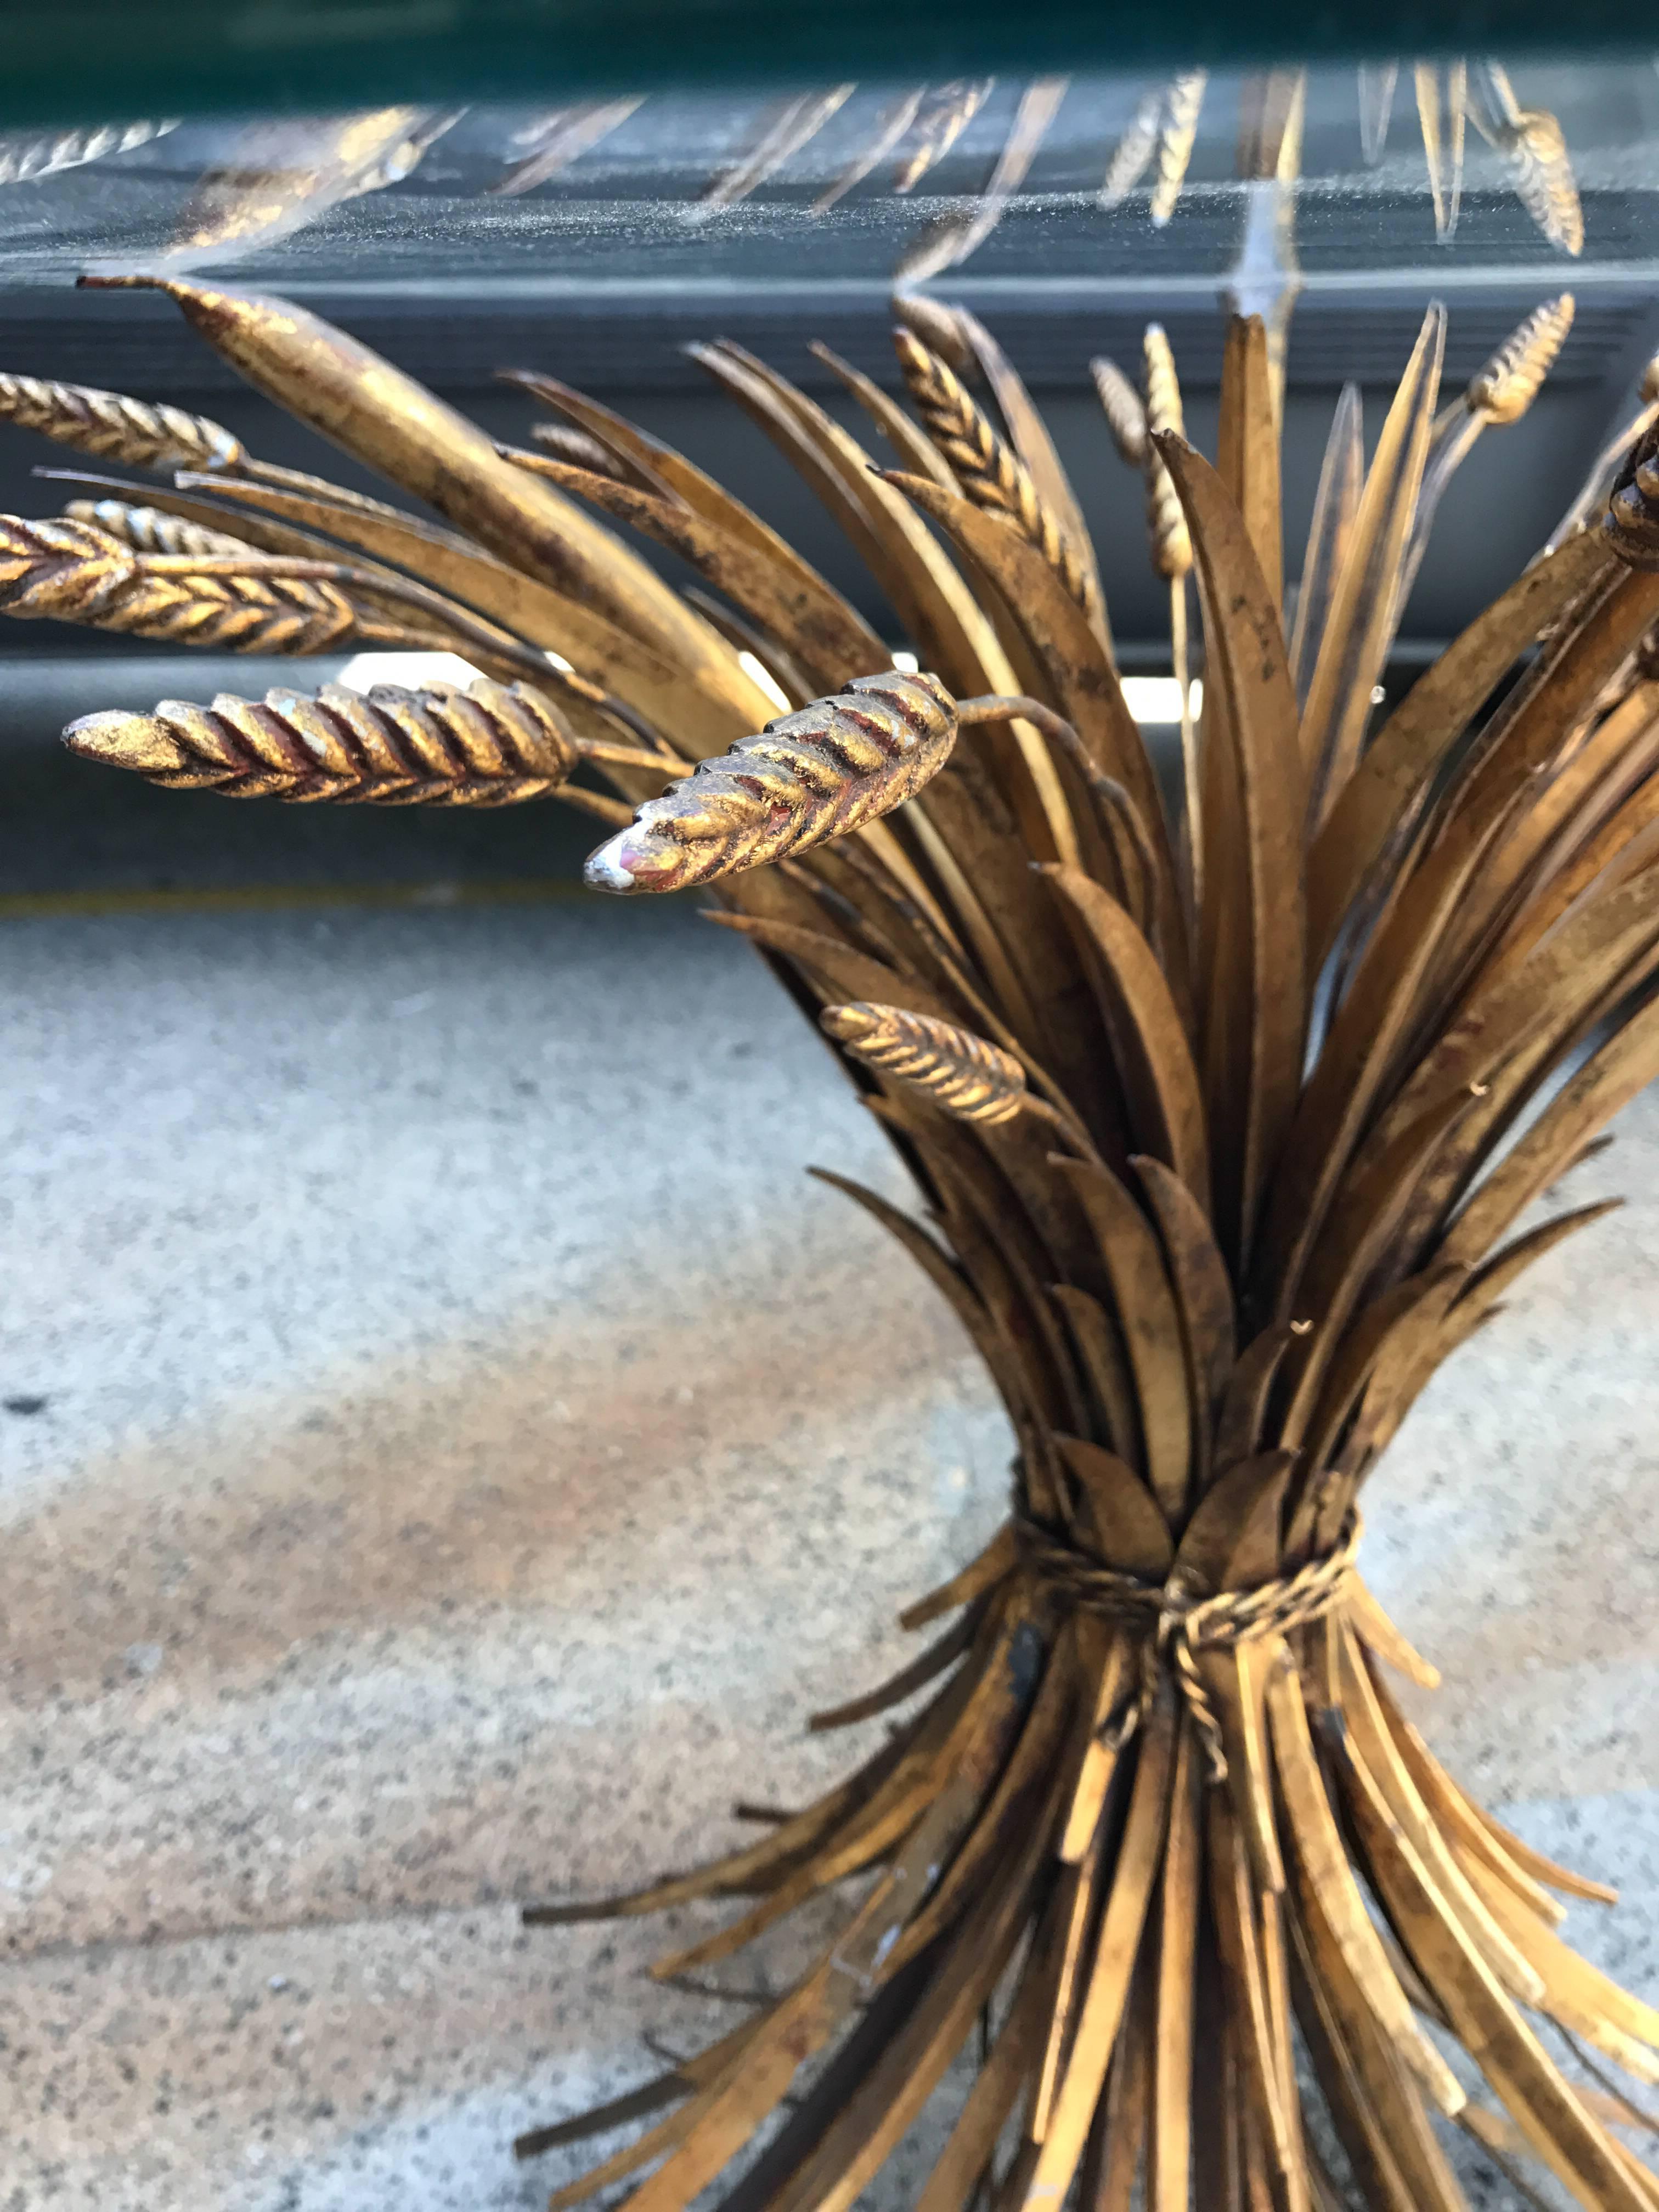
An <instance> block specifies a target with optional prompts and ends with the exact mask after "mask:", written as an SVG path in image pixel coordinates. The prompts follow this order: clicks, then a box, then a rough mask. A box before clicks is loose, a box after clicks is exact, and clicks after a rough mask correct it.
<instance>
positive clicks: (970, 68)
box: [0, 0, 1641, 127]
mask: <svg viewBox="0 0 1659 2212" xmlns="http://www.w3.org/2000/svg"><path fill="white" fill-rule="evenodd" d="M1640 37H1641V30H1640V24H1639V19H1638V15H1637V14H1636V11H1634V10H1633V9H1632V8H1631V7H1630V6H1629V5H1628V4H1624V3H1623V0H1621V4H1619V5H1613V4H1610V0H1574V5H1573V6H1572V7H1571V9H1567V8H1565V7H1563V6H1562V5H1560V4H1559V0H1411V4H1399V3H1398V0H1396V4H1393V5H1389V4H1387V0H1376V4H1372V5H1370V6H1368V7H1365V8H1364V9H1359V8H1355V7H1353V6H1336V5H1333V4H1331V0H1269V4H1260V0H1258V4H1255V5H1250V4H1249V0H1197V4H1189V5H1187V6H1183V7H1174V6H1169V5H1160V4H1157V0H1142V4H1138V5H1117V6H1113V5H1109V4H1101V0H1059V4H1048V5H1042V4H1040V3H1039V4H1037V5H1036V6H1032V5H1030V4H1029V0H1028V4H1025V5H1023V6H1011V5H1009V4H1008V0H927V4H926V5H923V4H920V0H908V4H900V0H836V4H835V5H833V6H826V5H824V4H823V0H52V4H50V5H48V4H46V3H45V0H21V4H20V0H9V4H8V0H0V39H3V46H0V127H5V126H8V125H15V124H21V123H27V122H31V121H37V120H46V119H55V120H63V121H75V122H82V121H90V120H92V119H93V118H100V119H101V118H104V117H106V116H109V117H124V116H129V115H153V114H172V115H184V114H197V113H204V112H212V111H214V110H221V111H234V112H242V113H247V112H258V111H262V110H271V109H279V108H285V107H286V108H306V107H309V108H327V107H336V106H358V105H362V104H363V103H365V102H368V103H374V104H378V103H380V102H384V101H392V100H420V101H423V102H424V101H432V100H446V101H447V100H485V99H526V98H529V99H533V98H538V97H540V96H542V95H544V94H552V95H554V96H557V95H558V94H561V93H562V92H563V91H565V90H567V89H568V90H571V91H576V92H580V91H587V90H590V89H592V88H595V87H600V86H617V87H620V88H623V89H627V90H640V89H644V88H653V87H659V86H663V85H695V84H702V83H714V82H738V81H749V82H757V81H762V80H764V79H767V78H776V77H782V78H793V79H795V80H798V81H805V82H815V81H817V82H822V81H829V82H834V81H836V80H837V79H840V78H842V77H848V76H853V77H860V78H869V77H873V76H887V75H892V76H910V77H915V76H927V77H929V78H933V79H935V80H937V79H939V78H941V77H949V76H954V75H968V74H978V73H982V72H984V71H986V70H1024V71H1036V70H1070V69H1083V68H1093V69H1124V70H1131V69H1140V68H1145V67H1148V66H1157V65H1158V64H1170V63H1188V64H1190V63H1192V62H1194V61H1207V62H1211V63H1215V64H1222V63H1226V62H1249V61H1255V60H1264V59H1281V60H1282V59H1297V60H1302V59H1305V60H1317V59H1326V60H1329V59H1332V58H1340V57H1342V56H1357V55H1360V54H1363V53H1364V52H1372V53H1376V54H1379V55H1389V54H1401V53H1403V54H1418V53H1429V52H1480V51H1481V50H1482V49H1483V48H1485V49H1492V48H1496V49H1497V50H1498V51H1500V52H1503V53H1504V55H1505V56H1514V55H1516V54H1518V53H1522V52H1540V51H1553V52H1575V53H1595V52H1607V51H1609V50H1619V49H1623V48H1629V47H1632V46H1634V45H1635V44H1636V42H1637V41H1638V40H1640Z"/></svg>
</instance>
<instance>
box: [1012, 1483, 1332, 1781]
mask: <svg viewBox="0 0 1659 2212" xmlns="http://www.w3.org/2000/svg"><path fill="white" fill-rule="evenodd" d="M1013 1526H1014V1534H1015V1538H1016V1541H1018V1546H1019V1553H1020V1559H1021V1562H1022V1564H1023V1565H1024V1567H1025V1569H1026V1570H1027V1571H1028V1572H1029V1573H1030V1574H1032V1575H1033V1576H1035V1577H1036V1579H1037V1580H1038V1581H1040V1582H1042V1583H1046V1584H1047V1586H1048V1588H1049V1589H1052V1590H1054V1592H1055V1593H1056V1595H1058V1596H1060V1598H1061V1599H1063V1600H1064V1601H1066V1603H1067V1604H1070V1605H1073V1606H1077V1607H1081V1608H1082V1609H1083V1611H1085V1613H1099V1614H1101V1615H1103V1617H1104V1618H1105V1619H1107V1620H1118V1621H1124V1622H1127V1623H1128V1624H1129V1625H1130V1626H1137V1627H1139V1628H1141V1629H1143V1630H1144V1631H1145V1637H1144V1640H1143V1643H1142V1645H1141V1654H1140V1686H1139V1691H1138V1692H1137V1693H1136V1695H1135V1697H1134V1699H1133V1701H1132V1702H1131V1704H1130V1705H1129V1706H1128V1707H1127V1710H1126V1711H1124V1712H1123V1713H1122V1714H1121V1715H1120V1716H1119V1717H1117V1718H1116V1719H1115V1720H1114V1721H1113V1722H1112V1723H1110V1725H1109V1729H1108V1731H1107V1740H1108V1741H1110V1742H1111V1743H1113V1744H1114V1746H1115V1747H1120V1748H1121V1746H1122V1745H1124V1744H1126V1743H1127V1741H1128V1740H1129V1738H1130V1737H1131V1736H1132V1735H1133V1734H1134V1732H1135V1729H1137V1728H1138V1727H1139V1725H1140V1723H1141V1722H1142V1721H1143V1720H1144V1719H1145V1718H1146V1715H1147V1714H1148V1713H1149V1712H1150V1711H1152V1705H1153V1703H1154V1702H1155V1700H1156V1699H1157V1698H1158V1692H1159V1690H1160V1688H1161V1687H1162V1685H1163V1683H1164V1679H1165V1677H1166V1676H1169V1677H1172V1678H1173V1680H1174V1681H1175V1684H1176V1688H1177V1690H1178V1691H1179V1692H1180V1694H1181V1696H1182V1698H1183V1699H1185V1701H1186V1705H1187V1710H1188V1713H1189V1714H1190V1715H1191V1716H1192V1721H1193V1725H1194V1728H1196V1729H1197V1730H1198V1732H1199V1735H1200V1738H1201V1740H1202V1741H1203V1744H1204V1748H1205V1751H1206V1754H1207V1756H1208V1759H1209V1765H1210V1777H1211V1779H1212V1781H1215V1782H1222V1781H1225V1779H1226V1775H1227V1754H1226V1751H1225V1748H1224V1747H1223V1743H1222V1737H1221V1723H1220V1722H1219V1721H1218V1719H1217V1717H1216V1711H1215V1707H1214V1705H1212V1703H1211V1701H1210V1694H1209V1692H1208V1691H1207V1690H1206V1687H1205V1685H1204V1677H1203V1674H1202V1673H1201V1672H1200V1668H1199V1663H1198V1662H1199V1657H1200V1654H1201V1653H1203V1652H1206V1651H1230V1650H1233V1649H1234V1648H1235V1647H1236V1646H1237V1645H1238V1644H1246V1643H1249V1642H1251V1641H1253V1640H1254V1639H1255V1638H1257V1637H1259V1636H1275V1635H1277V1636H1284V1635H1288V1634H1289V1632H1291V1629H1293V1628H1302V1627H1304V1626H1306V1625H1307V1623H1308V1622H1310V1621H1311V1620H1319V1619H1320V1618H1321V1616H1322V1615H1323V1614H1325V1613H1328V1612H1330V1611H1331V1609H1332V1607H1334V1606H1336V1605H1339V1604H1340V1603H1341V1602H1342V1601H1343V1598H1344V1595H1345V1594H1346V1589H1347V1584H1348V1578H1349V1577H1350V1576H1351V1575H1352V1573H1353V1571H1354V1560H1355V1557H1356V1554H1357V1553H1358V1549H1359V1539H1360V1534H1361V1531H1362V1524H1361V1522H1360V1518H1359V1515H1358V1512H1357V1511H1356V1512H1351V1513H1350V1514H1349V1516H1348V1517H1347V1519H1346V1522H1344V1523H1343V1528H1342V1535H1341V1539H1340V1541H1339V1543H1338V1544H1337V1545H1336V1547H1335V1548H1334V1550H1332V1551H1329V1552H1327V1553H1325V1554H1324V1555H1323V1556H1322V1558H1320V1559H1310V1560H1309V1562H1308V1564H1307V1565H1305V1566H1304V1567H1298V1568H1297V1571H1296V1572H1295V1573H1294V1574H1293V1575H1287V1576H1285V1577H1284V1578H1283V1579H1282V1580H1280V1581H1278V1582H1271V1583H1257V1584H1256V1586H1255V1588H1254V1589H1238V1590H1221V1591H1218V1592H1217V1593H1216V1594H1215V1595H1213V1596H1201V1595H1199V1594H1198V1593H1196V1592H1195V1591H1194V1590H1193V1589H1191V1588H1189V1587H1188V1585H1187V1584H1186V1583H1184V1582H1183V1580H1182V1574H1181V1570H1180V1569H1179V1567H1177V1568H1176V1571H1175V1572H1174V1573H1173V1574H1172V1575H1171V1576H1170V1579H1169V1581H1168V1582H1166V1583H1144V1582H1140V1581H1139V1580H1138V1579H1137V1578H1136V1577H1134V1576H1133V1575H1126V1574H1122V1573H1121V1572H1120V1571H1118V1570H1117V1569H1116V1568H1115V1567H1108V1566H1104V1565H1102V1564H1101V1562H1100V1561H1099V1560H1098V1559H1094V1558H1093V1557H1091V1554H1090V1553H1086V1552H1080V1551H1079V1550H1078V1549H1077V1548H1076V1547H1074V1546H1073V1544H1072V1543H1071V1542H1070V1541H1068V1540H1067V1539H1066V1537H1065V1536H1064V1535H1062V1534H1060V1533H1059V1532H1058V1531H1057V1530H1055V1529H1054V1528H1049V1527H1048V1526H1047V1525H1046V1524H1045V1523H1043V1522H1040V1521H1034V1520H1032V1519H1031V1518H1030V1516H1029V1514H1027V1513H1025V1512H1024V1511H1022V1510H1020V1509H1019V1508H1018V1507H1016V1509H1015V1511H1014V1516H1013Z"/></svg>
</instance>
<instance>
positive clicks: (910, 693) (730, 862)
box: [586, 670, 957, 891]
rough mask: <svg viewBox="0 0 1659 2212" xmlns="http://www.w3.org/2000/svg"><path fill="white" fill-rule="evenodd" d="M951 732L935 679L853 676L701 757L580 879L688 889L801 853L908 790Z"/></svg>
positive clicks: (940, 762) (951, 710) (924, 778)
mask: <svg viewBox="0 0 1659 2212" xmlns="http://www.w3.org/2000/svg"><path fill="white" fill-rule="evenodd" d="M956 734H957V717H956V708H955V704H954V702H952V700H951V696H950V694H949V693H948V692H947V691H946V690H945V687H944V685H943V684H940V683H939V680H938V678H936V677H932V676H906V675H904V674H902V673H901V672H900V671H897V670H894V671H891V672H890V673H889V674H887V675H885V676H861V677H859V678H856V679H855V680H854V682H853V683H851V684H848V687H847V689H846V690H844V691H842V692H841V693H839V694H838V695H837V696H836V697H834V698H832V699H820V700H818V701H817V702H816V703H815V704H814V705H812V706H811V707H806V708H802V709H801V710H800V711H799V713H798V714H786V715H784V716H783V717H782V718H781V720H778V721H775V722H771V723H769V724H768V725H767V727H766V728H765V730H764V731H763V732H761V734H760V735H759V736H758V737H753V738H743V739H742V740H741V741H740V742H739V743H738V744H735V745H733V746H732V750H730V752H728V753H726V754H723V755H722V756H721V757H720V758H719V759H717V760H708V761H702V762H701V763H699V764H698V766H697V768H696V769H695V770H694V771H693V773H692V774H691V775H689V776H688V777H687V778H686V779H685V781H684V782H683V783H682V784H680V785H679V786H678V788H677V789H675V790H673V791H671V792H669V793H667V794H666V795H665V797H663V798H661V799H652V800H650V801H649V802H648V803H647V805H644V806H642V807H641V809H640V810H639V812H638V814H637V815H636V816H635V820H634V823H633V824H632V826H631V827H630V828H629V829H624V830H623V831H622V832H621V833H620V834H619V835H618V836H615V837H613V838H611V840H610V842H608V843H606V844H604V845H601V846H600V847H599V850H598V851H597V852H596V853H594V854H592V855H591V857H590V858H589V860H588V863H587V869H586V877H587V881H588V883H589V884H592V887H593V888H594V890H606V891H673V890H686V889H688V888H689V887H690V886H691V885H693V884H707V883H713V882H714V880H715V879H716V878H719V877H721V876H726V875H730V874H732V872H734V871H736V870H738V869H744V868H758V867H763V866H766V865H767V863H768V862H769V861H774V860H784V859H786V858H787V857H789V856H791V855H793V854H798V853H803V852H805V851H807V850H808V849H809V848H811V847H812V846H814V845H817V844H820V843H822V842H823V840H824V839H826V838H829V837H839V836H846V835H847V833H848V831H850V830H854V829H861V828H863V827H864V826H865V825H866V823H873V822H876V821H878V820H879V818H880V817H882V816H883V815H884V814H888V813H890V812H891V811H892V810H893V808H894V807H896V806H902V805H903V804H904V802H905V801H906V799H912V798H914V797H915V794H916V793H918V792H919V791H920V790H921V788H922V787H923V786H924V785H925V784H926V783H927V782H928V781H930V780H931V779H932V778H933V776H935V775H938V773H939V769H941V768H943V767H944V765H945V761H946V760H947V759H948V758H949V757H950V752H951V746H952V745H953V744H954V743H955V742H956Z"/></svg>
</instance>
